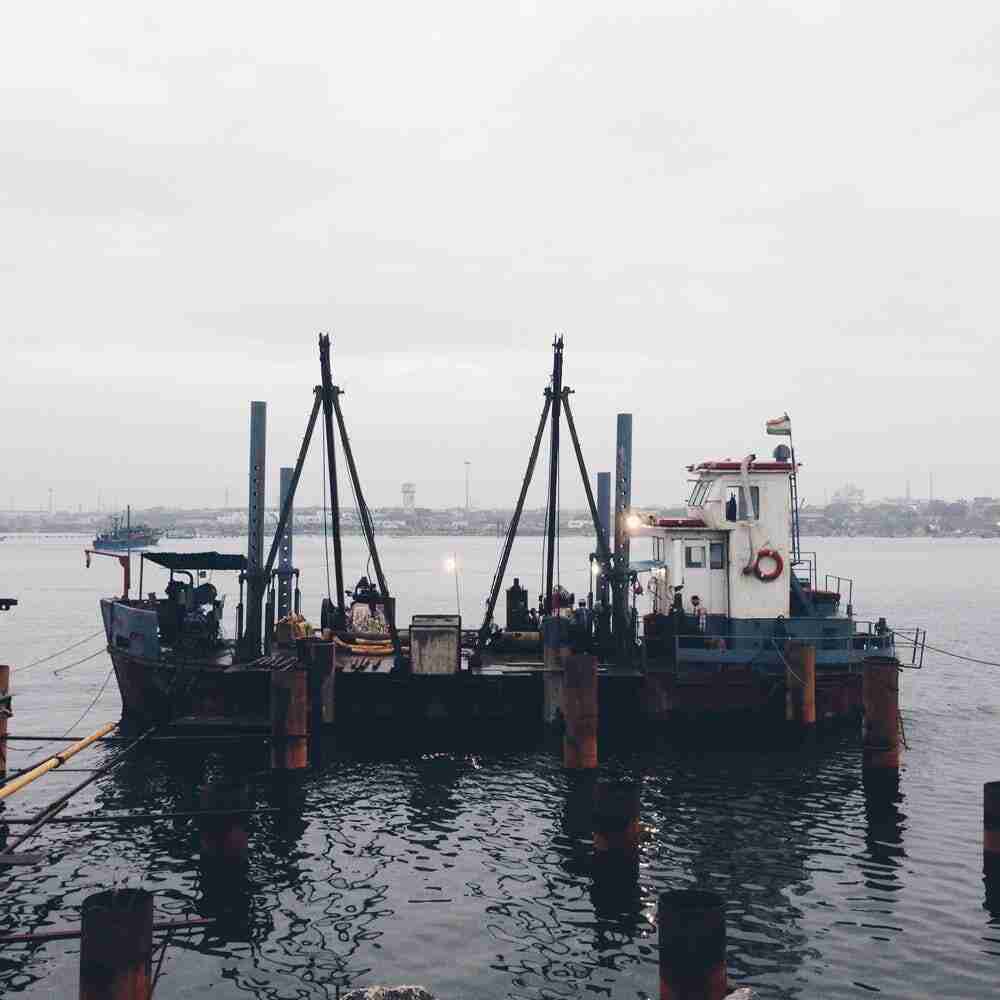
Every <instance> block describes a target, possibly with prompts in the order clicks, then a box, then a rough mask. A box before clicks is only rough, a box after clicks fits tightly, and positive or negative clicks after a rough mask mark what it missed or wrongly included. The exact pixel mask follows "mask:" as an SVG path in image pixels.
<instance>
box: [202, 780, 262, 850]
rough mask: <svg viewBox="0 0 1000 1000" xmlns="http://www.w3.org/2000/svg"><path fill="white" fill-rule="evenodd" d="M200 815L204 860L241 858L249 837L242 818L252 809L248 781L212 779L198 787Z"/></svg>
mask: <svg viewBox="0 0 1000 1000" xmlns="http://www.w3.org/2000/svg"><path fill="white" fill-rule="evenodd" d="M198 805H199V807H200V808H201V809H202V810H204V811H205V812H204V813H203V815H201V816H199V817H198V827H199V832H200V840H201V857H202V860H203V861H242V860H243V859H244V858H246V856H247V847H248V845H249V837H248V836H247V831H246V826H245V825H244V820H243V818H244V817H245V816H246V815H247V814H248V812H249V811H250V790H249V789H248V788H247V785H246V783H245V782H238V783H235V784H230V783H225V782H219V781H215V782H209V783H208V784H206V785H202V786H201V787H200V788H199V789H198Z"/></svg>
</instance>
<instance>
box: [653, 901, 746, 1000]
mask: <svg viewBox="0 0 1000 1000" xmlns="http://www.w3.org/2000/svg"><path fill="white" fill-rule="evenodd" d="M658 923H659V945H660V1000H723V997H725V995H726V993H727V992H728V989H729V987H728V977H727V974H726V910H725V905H724V904H723V901H722V897H721V896H718V895H716V894H715V893H714V892H704V891H701V890H698V889H678V890H674V891H672V892H664V893H661V894H660V898H659V905H658Z"/></svg>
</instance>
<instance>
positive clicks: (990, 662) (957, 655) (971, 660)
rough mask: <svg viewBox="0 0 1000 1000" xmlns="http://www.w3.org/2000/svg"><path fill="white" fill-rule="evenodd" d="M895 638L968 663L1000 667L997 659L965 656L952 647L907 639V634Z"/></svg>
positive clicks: (897, 640)
mask: <svg viewBox="0 0 1000 1000" xmlns="http://www.w3.org/2000/svg"><path fill="white" fill-rule="evenodd" d="M893 638H894V640H895V641H896V642H905V643H907V644H908V645H910V646H915V647H917V648H918V649H930V650H933V651H934V652H935V653H940V654H941V655H942V656H952V657H954V658H955V659H956V660H965V661H966V662H967V663H978V664H981V665H982V666H984V667H1000V663H998V662H996V661H995V660H980V659H977V658H976V657H975V656H964V655H963V654H962V653H954V652H952V651H951V650H950V649H942V648H941V647H940V646H931V645H929V644H928V643H926V642H921V643H918V642H917V641H916V640H914V639H907V638H906V637H905V636H901V635H899V633H896V634H895V635H894V637H893Z"/></svg>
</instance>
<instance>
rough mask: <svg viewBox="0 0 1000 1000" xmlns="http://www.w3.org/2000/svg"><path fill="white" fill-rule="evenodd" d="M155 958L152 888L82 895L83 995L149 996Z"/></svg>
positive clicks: (111, 998) (144, 999) (84, 999)
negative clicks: (85, 896)
mask: <svg viewBox="0 0 1000 1000" xmlns="http://www.w3.org/2000/svg"><path fill="white" fill-rule="evenodd" d="M152 959H153V894H152V893H151V892H147V891H146V890H145V889H117V890H115V889H108V890H105V891H104V892H98V893H96V894H95V895H93V896H88V897H87V898H86V899H85V900H84V901H83V911H82V923H81V929H80V1000H148V998H149V995H150V991H151V989H152Z"/></svg>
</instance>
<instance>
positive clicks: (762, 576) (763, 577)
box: [753, 549, 785, 583]
mask: <svg viewBox="0 0 1000 1000" xmlns="http://www.w3.org/2000/svg"><path fill="white" fill-rule="evenodd" d="M762 559H771V560H773V562H774V569H773V570H771V572H770V573H764V572H763V571H762V570H761V568H760V562H761V560H762ZM784 569H785V561H784V560H783V559H782V558H781V553H780V552H778V551H776V550H775V549H761V550H760V551H759V552H758V553H757V559H756V561H755V562H754V564H753V571H754V574H755V575H756V577H757V579H758V580H760V581H761V582H762V583H770V582H771V581H772V580H777V579H778V577H779V576H781V574H782V573H783V572H784Z"/></svg>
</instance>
